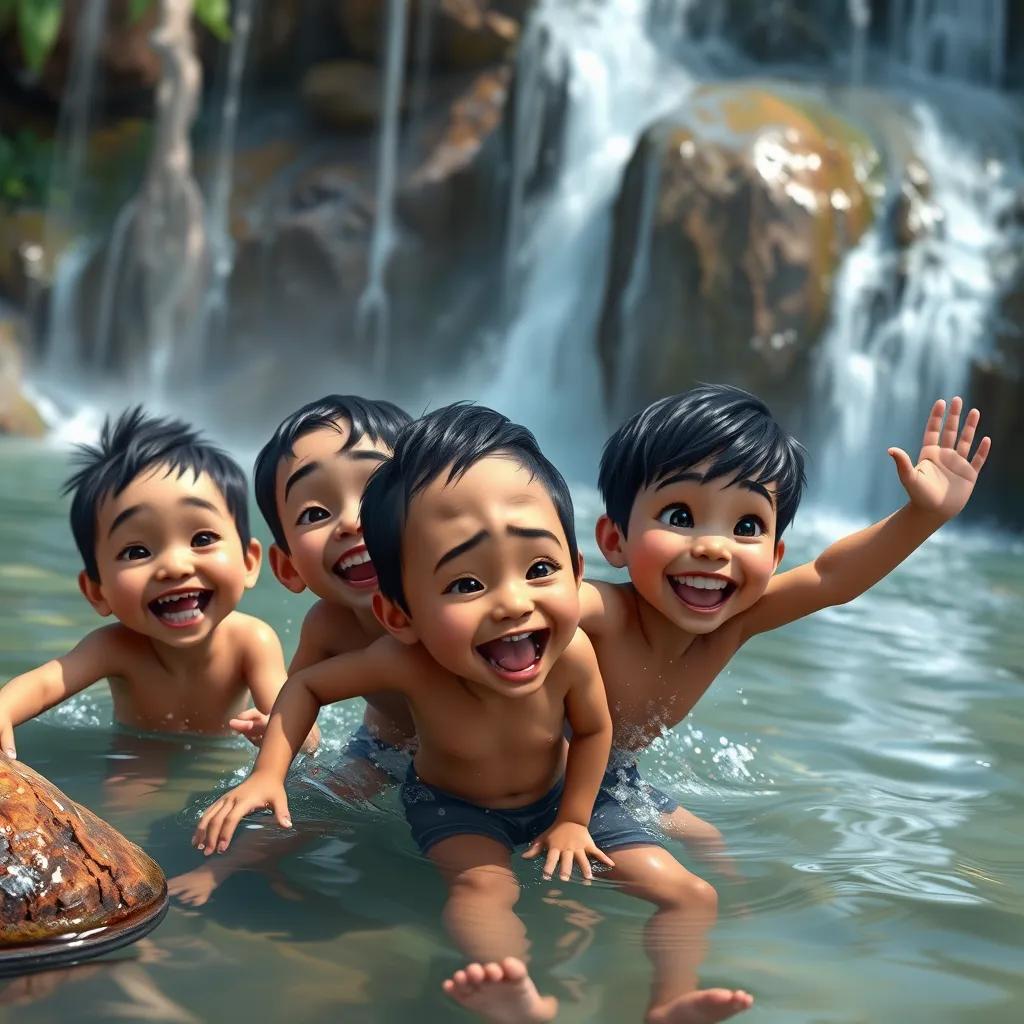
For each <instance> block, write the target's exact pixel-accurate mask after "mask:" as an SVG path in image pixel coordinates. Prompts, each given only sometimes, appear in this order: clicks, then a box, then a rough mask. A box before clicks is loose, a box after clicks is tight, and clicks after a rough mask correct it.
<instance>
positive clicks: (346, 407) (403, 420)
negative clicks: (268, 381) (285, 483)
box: [253, 395, 410, 554]
mask: <svg viewBox="0 0 1024 1024" xmlns="http://www.w3.org/2000/svg"><path fill="white" fill-rule="evenodd" d="M339 420H347V421H348V424H349V428H350V432H349V436H348V440H347V441H346V442H345V447H346V448H351V447H352V446H353V445H354V444H357V443H358V442H359V439H360V438H361V437H363V435H364V434H365V435H366V436H367V437H369V438H370V440H371V441H383V442H384V444H386V445H387V446H388V447H389V448H393V447H394V445H395V439H396V438H397V437H398V432H399V430H401V429H402V427H404V426H405V425H406V424H407V423H408V422H409V420H410V416H409V414H408V413H407V412H405V411H404V410H402V409H399V407H398V406H397V405H393V404H392V403H391V402H382V401H373V400H372V399H368V398H359V397H357V396H356V395H325V396H324V397H323V398H319V399H317V400H316V401H315V402H309V403H308V404H307V405H304V406H303V407H302V408H301V409H298V410H296V411H295V412H293V413H292V414H291V416H289V417H288V418H287V419H286V420H284V422H282V423H281V425H280V426H279V427H278V428H277V430H275V431H274V436H273V437H272V438H271V439H270V440H269V441H268V442H267V443H266V444H265V445H264V446H263V448H262V449H261V451H260V453H259V455H257V456H256V468H255V470H254V471H253V483H254V486H255V488H256V504H257V505H259V507H260V511H261V512H262V513H263V518H264V519H265V520H266V521H267V526H269V527H270V532H271V533H272V534H273V535H274V540H275V541H276V543H277V545H278V546H279V547H280V548H281V550H282V551H284V552H285V554H289V551H288V542H287V540H285V536H284V526H283V525H282V523H281V516H280V513H279V512H278V508H277V497H276V491H275V488H274V483H275V479H276V476H277V467H278V465H279V464H280V462H281V460H282V459H285V458H289V457H290V456H291V455H292V454H294V451H293V450H294V447H295V442H296V441H297V440H298V439H299V438H300V437H303V436H304V435H306V434H309V433H312V432H313V431H314V430H320V429H322V428H324V427H330V428H332V429H335V430H337V429H338V422H339Z"/></svg>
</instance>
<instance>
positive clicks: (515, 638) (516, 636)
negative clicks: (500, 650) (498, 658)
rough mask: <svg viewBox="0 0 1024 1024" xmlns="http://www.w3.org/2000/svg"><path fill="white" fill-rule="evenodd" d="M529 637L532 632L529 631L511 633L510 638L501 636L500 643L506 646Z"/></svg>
mask: <svg viewBox="0 0 1024 1024" xmlns="http://www.w3.org/2000/svg"><path fill="white" fill-rule="evenodd" d="M531 636H533V630H530V632H529V633H513V634H512V635H511V636H503V637H502V638H501V641H502V643H506V644H514V643H516V642H517V641H518V640H526V639H527V638H528V637H531Z"/></svg>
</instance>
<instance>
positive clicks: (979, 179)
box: [814, 103, 1024, 515]
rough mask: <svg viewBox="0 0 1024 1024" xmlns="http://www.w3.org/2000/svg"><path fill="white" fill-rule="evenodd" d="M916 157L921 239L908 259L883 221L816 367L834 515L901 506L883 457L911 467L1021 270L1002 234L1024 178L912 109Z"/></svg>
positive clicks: (1012, 233) (825, 473) (1021, 237)
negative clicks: (939, 404) (923, 192)
mask: <svg viewBox="0 0 1024 1024" xmlns="http://www.w3.org/2000/svg"><path fill="white" fill-rule="evenodd" d="M915 119H916V121H917V125H918V130H917V133H916V149H917V151H918V153H919V154H920V155H921V157H922V160H923V162H924V163H925V165H926V166H927V168H928V170H929V172H930V174H931V194H930V195H929V196H928V197H927V200H926V202H925V204H924V206H923V208H922V210H921V225H920V228H919V235H918V237H917V239H916V240H915V241H913V242H912V243H911V244H910V246H909V248H908V249H907V250H906V251H905V252H902V253H901V252H900V251H898V250H897V249H895V248H894V247H893V245H892V244H891V241H890V239H889V238H888V237H887V235H886V228H885V226H884V225H883V224H881V223H876V224H875V226H874V227H873V228H872V229H871V230H870V231H868V232H867V233H866V234H865V236H864V238H863V239H862V240H861V242H860V243H859V245H858V246H857V248H856V249H855V250H854V251H853V252H851V253H850V254H849V255H848V257H847V259H846V261H845V263H844V265H843V267H842V270H841V272H840V274H839V275H838V277H837V280H836V286H835V293H834V297H833V306H832V321H831V325H830V327H829V330H828V333H827V335H826V337H825V339H824V341H823V344H822V349H821V352H820V362H819V365H818V387H817V389H816V391H817V394H819V395H820V396H821V399H822V410H821V411H822V419H823V422H822V424H821V426H820V431H821V433H822V435H823V437H824V439H825V440H824V444H823V445H822V446H821V452H822V454H821V457H820V463H819V464H818V465H817V466H816V467H815V471H814V478H815V480H816V487H815V490H816V491H817V493H818V495H819V499H820V500H821V501H822V502H823V503H826V504H828V505H832V506H835V507H836V508H837V509H838V510H840V511H842V512H848V513H849V512H852V513H854V514H871V515H876V514H878V513H881V512H884V511H886V510H892V509H893V508H895V507H897V505H898V504H899V503H900V501H901V495H902V493H903V492H902V489H901V488H900V486H899V482H898V480H897V477H896V472H895V470H894V468H893V467H892V466H891V465H889V464H888V457H887V456H886V454H885V452H886V449H887V448H888V447H890V446H891V445H897V446H899V447H901V448H905V449H906V450H907V451H908V452H910V454H911V457H915V456H916V454H917V451H918V449H919V448H920V443H921V432H922V428H923V425H924V420H925V417H926V415H927V412H928V409H929V408H930V406H931V403H932V402H933V401H934V400H935V399H936V398H946V399H949V398H950V397H952V396H953V395H954V394H961V395H964V397H965V400H967V401H970V395H967V394H965V389H966V387H967V384H968V382H969V372H970V366H971V362H972V359H974V358H976V357H977V356H979V355H983V354H984V353H985V352H986V350H987V349H988V347H989V346H990V344H991V338H992V336H993V333H994V328H995V317H996V315H997V308H998V307H997V301H998V299H999V298H1000V296H1001V295H1002V293H1003V291H1004V289H1005V288H1006V287H1007V286H1008V285H1009V284H1010V283H1011V282H1012V280H1013V279H1014V277H1015V276H1016V275H1017V274H1018V273H1019V272H1020V271H1021V269H1022V263H1024V229H1022V228H1021V227H1019V226H1018V227H1016V228H1014V227H1012V226H1008V225H1009V224H1010V223H1011V222H1012V218H1011V217H1008V216H1007V214H1008V213H1009V212H1010V211H1011V210H1012V209H1013V207H1014V204H1015V203H1017V202H1019V201H1020V198H1019V197H1020V195H1021V194H1024V193H1022V189H1024V173H1022V169H1021V167H1020V166H1019V165H1017V164H1012V163H1009V162H1004V161H999V160H995V159H993V158H992V157H990V156H986V155H983V154H981V153H979V152H975V151H974V150H973V149H972V148H971V147H969V146H965V144H964V140H963V137H962V135H961V134H960V133H957V135H956V136H955V137H954V136H953V135H952V134H949V133H947V131H946V130H945V129H944V127H943V125H942V124H941V123H940V121H939V119H938V117H937V115H936V114H935V112H934V111H933V110H932V109H931V108H929V107H928V106H926V105H924V104H923V103H918V104H917V106H916V107H915Z"/></svg>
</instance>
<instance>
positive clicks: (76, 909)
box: [0, 754, 167, 960]
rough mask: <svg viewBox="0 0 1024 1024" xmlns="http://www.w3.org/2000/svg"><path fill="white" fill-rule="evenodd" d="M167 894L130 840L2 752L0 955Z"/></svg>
mask: <svg viewBox="0 0 1024 1024" xmlns="http://www.w3.org/2000/svg"><path fill="white" fill-rule="evenodd" d="M166 893H167V885H166V882H165V881H164V876H163V872H162V871H161V870H160V868H159V866H158V865H157V864H156V862H155V861H153V860H151V859H150V858H149V857H147V856H146V854H145V853H143V852H142V850H140V849H139V848H138V847H137V846H136V845H135V844H134V843H130V842H128V840H127V839H125V838H124V836H122V835H121V834H120V833H118V832H116V831H115V830H114V829H113V828H111V826H110V825H108V824H106V822H104V821H101V820H100V819H99V818H97V817H96V815H95V814H93V813H92V812H91V811H89V810H87V809H86V808H84V807H81V806H80V805H78V804H76V803H75V802H74V801H72V800H69V799H68V798H67V797H66V796H64V794H63V793H61V792H60V790H58V789H57V788H56V787H55V786H53V785H52V784H51V783H49V782H47V781H46V779H44V778H43V777H42V776H41V775H38V774H37V773H36V772H34V771H32V769H31V768H28V767H27V766H26V765H24V764H22V763H21V762H19V761H11V760H10V759H9V758H7V757H6V756H4V755H3V754H0V960H2V957H3V950H4V949H5V948H10V947H17V946H23V945H26V944H29V943H38V942H43V941H45V940H48V939H55V938H58V937H59V936H61V935H65V934H67V933H69V932H83V931H86V930H88V929H91V928H97V927H99V926H101V925H108V926H109V925H114V924H117V923H119V922H123V921H125V920H126V919H128V918H130V917H132V916H134V915H139V914H141V913H143V912H144V911H146V910H148V909H151V908H154V907H155V906H157V905H158V904H160V903H162V902H163V901H164V899H165V897H166Z"/></svg>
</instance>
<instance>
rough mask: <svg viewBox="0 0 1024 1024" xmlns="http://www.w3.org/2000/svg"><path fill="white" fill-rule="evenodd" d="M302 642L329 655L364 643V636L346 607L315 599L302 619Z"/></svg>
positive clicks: (343, 651)
mask: <svg viewBox="0 0 1024 1024" xmlns="http://www.w3.org/2000/svg"><path fill="white" fill-rule="evenodd" d="M302 642H303V643H304V644H306V645H311V646H313V647H315V648H316V649H317V650H320V651H324V652H330V654H331V655H335V654H345V653H346V652H348V651H355V650H358V649H359V648H361V647H365V646H366V637H365V635H364V634H363V631H362V630H361V628H360V626H359V622H358V620H357V619H356V617H355V615H354V614H353V613H352V611H351V610H350V609H348V608H344V607H342V606H341V605H336V604H331V603H330V602H328V601H317V602H316V604H314V605H313V606H312V607H311V608H310V609H309V611H308V612H306V617H305V618H304V619H303V620H302Z"/></svg>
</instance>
